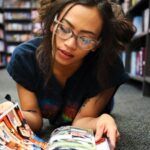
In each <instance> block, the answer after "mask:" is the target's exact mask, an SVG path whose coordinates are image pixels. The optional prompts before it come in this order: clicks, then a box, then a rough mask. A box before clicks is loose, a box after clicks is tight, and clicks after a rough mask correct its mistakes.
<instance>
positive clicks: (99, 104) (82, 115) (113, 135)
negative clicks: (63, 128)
mask: <svg viewBox="0 0 150 150" xmlns="http://www.w3.org/2000/svg"><path fill="white" fill-rule="evenodd" d="M115 91H116V88H110V89H107V90H104V91H103V92H101V93H100V94H98V95H97V96H95V97H93V98H90V99H88V100H86V101H85V103H84V104H83V106H82V107H81V109H80V111H79V112H78V113H77V115H76V117H75V119H74V121H73V126H78V127H82V128H91V129H93V131H94V132H95V138H96V140H98V139H100V138H101V137H102V135H103V134H106V136H107V137H108V138H109V140H110V144H111V146H112V147H115V143H116V140H117V138H118V136H119V132H118V130H117V126H116V123H115V121H114V119H113V118H112V117H111V116H110V115H108V114H102V115H100V116H99V114H100V113H101V112H102V111H103V109H104V108H105V106H106V104H107V103H108V101H109V99H110V98H111V97H112V96H113V94H114V92H115Z"/></svg>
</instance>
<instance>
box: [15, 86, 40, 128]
mask: <svg viewBox="0 0 150 150" xmlns="http://www.w3.org/2000/svg"><path fill="white" fill-rule="evenodd" d="M17 91H18V96H19V100H20V106H21V109H22V112H23V115H24V117H25V119H26V120H27V122H28V124H29V126H30V127H31V128H32V130H34V131H38V130H39V129H40V128H41V127H42V116H41V112H40V109H39V106H38V102H37V98H36V95H35V93H34V92H31V91H29V90H27V89H25V88H24V87H22V86H21V85H19V84H17Z"/></svg>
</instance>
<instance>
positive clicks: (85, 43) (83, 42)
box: [79, 36, 92, 45]
mask: <svg viewBox="0 0 150 150" xmlns="http://www.w3.org/2000/svg"><path fill="white" fill-rule="evenodd" d="M79 40H80V41H81V42H82V44H84V45H87V44H90V43H91V41H92V40H91V39H89V38H87V37H84V36H81V37H79Z"/></svg>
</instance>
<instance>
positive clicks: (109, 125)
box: [95, 114, 120, 150]
mask: <svg viewBox="0 0 150 150" xmlns="http://www.w3.org/2000/svg"><path fill="white" fill-rule="evenodd" d="M103 134H105V135H106V136H107V137H108V139H109V144H110V149H111V150H114V149H115V146H116V142H117V140H118V138H119V136H120V134H119V131H118V129H117V125H116V123H115V120H114V119H113V118H112V117H111V116H110V115H108V114H103V115H101V116H100V117H99V118H98V120H97V124H96V134H95V140H96V141H98V140H99V139H100V138H101V137H102V136H103Z"/></svg>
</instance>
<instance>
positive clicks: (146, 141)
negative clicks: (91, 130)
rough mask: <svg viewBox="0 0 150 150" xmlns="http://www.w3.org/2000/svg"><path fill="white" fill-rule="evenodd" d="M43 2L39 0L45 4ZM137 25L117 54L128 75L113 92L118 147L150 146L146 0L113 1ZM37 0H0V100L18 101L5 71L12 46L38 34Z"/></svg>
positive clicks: (149, 7) (149, 5)
mask: <svg viewBox="0 0 150 150" xmlns="http://www.w3.org/2000/svg"><path fill="white" fill-rule="evenodd" d="M47 1H50V0H43V1H42V2H43V3H45V6H47V7H48V4H47ZM114 2H117V3H118V4H120V5H121V6H122V9H123V12H124V14H125V17H127V18H128V19H130V20H131V21H132V23H133V24H134V25H135V27H136V28H137V31H136V33H135V35H134V36H133V38H132V40H131V42H130V43H129V45H128V46H127V48H126V50H125V51H124V52H122V53H121V57H122V61H123V63H124V66H125V69H126V71H127V72H128V74H129V76H130V80H129V81H128V83H126V84H124V85H122V86H121V87H120V88H119V90H118V92H117V94H116V95H115V107H114V110H113V112H112V115H113V116H114V117H115V118H116V121H117V123H118V126H119V129H120V132H121V139H120V141H119V143H118V148H117V149H121V150H149V149H150V0H116V1H115V0H114ZM39 7H40V0H0V102H2V101H4V100H5V99H4V97H5V95H6V94H10V95H11V97H12V99H13V100H14V101H18V96H17V91H16V87H15V83H14V81H13V80H12V79H11V77H10V76H9V75H8V73H7V71H6V67H7V64H8V63H9V61H10V59H11V55H12V53H13V51H14V48H15V47H16V46H17V45H18V44H20V43H22V42H24V41H27V40H29V39H32V38H33V37H35V36H39V35H40V33H42V23H41V22H39V19H37V18H38V9H39Z"/></svg>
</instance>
